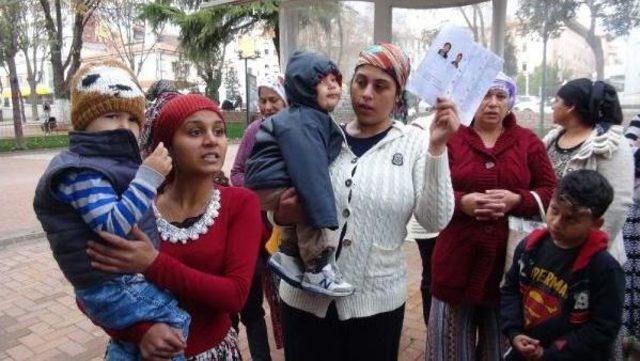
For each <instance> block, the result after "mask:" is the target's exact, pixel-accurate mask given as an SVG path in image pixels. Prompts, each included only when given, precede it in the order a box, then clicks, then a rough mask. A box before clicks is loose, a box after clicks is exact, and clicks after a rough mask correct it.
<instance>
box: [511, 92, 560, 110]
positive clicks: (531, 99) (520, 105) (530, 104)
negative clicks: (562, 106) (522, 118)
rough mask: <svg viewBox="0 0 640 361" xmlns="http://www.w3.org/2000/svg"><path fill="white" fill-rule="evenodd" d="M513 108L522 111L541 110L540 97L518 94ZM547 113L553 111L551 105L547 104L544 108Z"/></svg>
mask: <svg viewBox="0 0 640 361" xmlns="http://www.w3.org/2000/svg"><path fill="white" fill-rule="evenodd" d="M513 110H515V111H520V112H534V113H538V112H540V97H538V96H535V95H518V97H517V98H516V103H515V104H514V106H513ZM543 110H544V112H545V113H551V112H552V110H551V105H549V104H545V105H544V108H543Z"/></svg>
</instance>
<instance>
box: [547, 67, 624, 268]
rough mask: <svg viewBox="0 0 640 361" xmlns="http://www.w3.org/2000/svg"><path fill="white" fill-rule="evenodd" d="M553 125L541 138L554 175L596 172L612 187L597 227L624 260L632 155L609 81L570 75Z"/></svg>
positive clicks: (556, 106)
mask: <svg viewBox="0 0 640 361" xmlns="http://www.w3.org/2000/svg"><path fill="white" fill-rule="evenodd" d="M552 109H553V122H554V123H555V124H557V125H558V126H557V127H556V128H554V129H552V130H551V131H549V132H548V133H547V135H545V137H544V139H543V140H542V141H543V142H544V144H545V146H546V148H547V152H548V153H549V158H551V162H552V163H553V168H554V170H555V173H556V176H557V178H558V179H560V178H561V177H563V176H564V175H567V174H569V173H571V172H573V171H575V170H578V169H592V170H596V171H598V172H599V173H600V174H602V175H603V176H604V177H605V178H607V180H608V181H609V183H610V184H611V186H612V187H613V202H612V203H611V205H610V206H609V208H608V209H607V212H606V213H605V214H604V216H603V218H604V224H603V226H602V230H603V231H605V232H606V233H607V234H608V235H609V252H611V254H612V255H613V257H614V258H615V259H617V260H618V262H620V264H624V263H625V262H626V260H627V257H626V254H625V250H624V243H623V241H622V226H623V224H624V221H625V219H626V217H627V213H628V212H629V209H630V207H631V205H632V204H633V178H634V177H633V174H634V171H633V155H632V153H631V148H630V147H629V143H628V141H626V140H625V138H624V132H623V128H622V126H620V124H621V123H622V109H621V108H620V102H619V101H618V94H617V92H616V90H615V89H614V88H613V87H612V86H611V85H609V84H607V83H605V82H602V81H596V82H593V81H591V80H589V79H585V78H581V79H574V80H571V81H569V82H567V83H566V84H565V85H563V86H562V87H561V88H560V89H559V90H558V93H557V94H556V100H555V102H554V103H553V106H552Z"/></svg>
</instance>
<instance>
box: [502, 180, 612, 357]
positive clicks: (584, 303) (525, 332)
mask: <svg viewBox="0 0 640 361" xmlns="http://www.w3.org/2000/svg"><path fill="white" fill-rule="evenodd" d="M612 199H613V189H612V188H611V185H610V184H609V182H607V180H606V179H605V178H604V177H603V176H601V175H600V174H599V173H597V172H595V171H592V170H578V171H575V172H572V173H570V174H568V175H567V176H565V177H564V178H562V179H561V181H560V184H559V186H558V188H557V190H556V192H555V193H554V195H553V198H552V199H551V203H550V204H549V209H548V211H547V227H548V228H545V229H539V230H536V231H534V232H532V233H531V234H530V235H529V236H528V237H527V238H525V239H524V240H523V241H522V242H521V243H520V245H518V247H517V248H516V251H515V255H514V258H513V259H514V262H513V265H512V266H511V268H510V269H509V272H508V273H507V276H506V280H505V285H504V286H503V287H502V290H501V292H502V296H501V324H502V331H503V332H504V334H506V335H507V336H508V337H509V340H510V341H511V345H512V347H511V348H510V349H509V350H508V351H507V353H506V355H505V359H506V360H603V361H604V360H608V359H609V356H610V354H611V346H612V344H613V341H614V340H615V338H616V336H617V334H618V331H619V329H620V325H621V322H622V305H623V300H624V273H623V271H622V268H621V267H620V265H619V264H618V262H617V261H616V260H615V259H614V258H613V257H612V256H611V255H610V254H609V253H608V252H607V243H608V236H607V234H605V233H604V232H602V231H600V230H599V228H600V227H601V226H602V223H603V222H604V220H603V219H602V215H603V214H604V212H605V211H606V210H607V207H609V204H610V203H611V201H612Z"/></svg>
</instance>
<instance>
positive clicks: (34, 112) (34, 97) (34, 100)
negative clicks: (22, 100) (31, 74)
mask: <svg viewBox="0 0 640 361" xmlns="http://www.w3.org/2000/svg"><path fill="white" fill-rule="evenodd" d="M29 88H30V89H31V95H30V96H29V99H30V101H31V120H32V121H34V122H35V121H38V94H37V93H36V83H35V81H34V82H29Z"/></svg>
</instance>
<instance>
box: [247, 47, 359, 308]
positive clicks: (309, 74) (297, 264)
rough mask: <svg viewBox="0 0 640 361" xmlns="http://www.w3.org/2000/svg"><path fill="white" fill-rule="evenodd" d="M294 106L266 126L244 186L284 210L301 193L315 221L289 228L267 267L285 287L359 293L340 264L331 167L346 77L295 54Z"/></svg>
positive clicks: (316, 58) (290, 88) (288, 85)
mask: <svg viewBox="0 0 640 361" xmlns="http://www.w3.org/2000/svg"><path fill="white" fill-rule="evenodd" d="M284 88H285V92H286V95H287V101H288V102H289V105H290V107H289V108H286V109H283V110H281V111H280V112H278V113H277V114H275V115H273V116H272V117H270V118H268V119H267V120H265V121H264V122H263V123H262V124H260V130H259V131H258V133H257V135H256V143H255V145H254V146H253V150H252V152H251V157H250V159H249V161H248V162H247V164H246V173H245V176H244V182H245V186H246V187H248V188H251V189H253V190H255V192H256V193H257V194H258V197H260V201H261V203H262V207H263V209H264V210H267V211H275V210H277V207H278V203H279V200H280V197H281V196H282V194H283V193H284V192H285V190H286V189H287V188H289V187H294V188H295V190H296V192H297V193H298V195H299V196H300V199H301V200H302V207H303V209H304V211H305V214H306V216H307V218H308V222H306V223H299V224H297V225H295V226H286V227H282V237H281V239H282V243H281V245H280V250H279V251H278V252H276V253H275V254H274V255H273V256H271V258H270V259H269V262H268V265H269V267H271V268H272V269H273V270H274V272H276V273H277V274H278V275H280V276H281V277H282V279H284V280H285V281H286V282H288V283H290V284H291V285H293V286H296V287H302V288H304V289H305V290H308V291H310V292H314V293H319V294H324V295H329V296H334V297H343V296H348V295H351V294H352V293H353V292H354V288H353V286H352V285H351V284H349V283H347V282H346V281H344V280H343V279H342V277H341V275H340V274H339V272H338V270H337V267H336V265H335V262H333V261H334V259H335V255H334V254H335V251H336V249H337V247H338V239H337V237H336V235H334V234H333V232H331V230H335V229H337V228H338V218H337V214H336V206H335V203H334V196H333V190H332V186H331V178H330V176H329V164H330V163H331V162H332V161H333V160H334V159H335V158H336V157H337V156H338V154H339V153H340V149H341V147H342V142H343V140H344V138H343V136H342V133H341V131H340V129H339V128H338V126H337V125H336V124H335V122H334V121H333V119H332V118H331V116H330V115H329V112H331V111H333V109H334V108H335V107H336V106H337V105H338V103H339V101H340V95H341V91H342V74H340V71H339V70H338V67H337V66H336V64H335V63H334V62H332V61H331V60H329V59H328V58H327V57H324V56H322V55H319V54H314V53H310V52H302V51H298V52H295V53H294V54H293V55H292V57H291V59H289V63H288V65H287V70H286V72H285V84H284Z"/></svg>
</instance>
